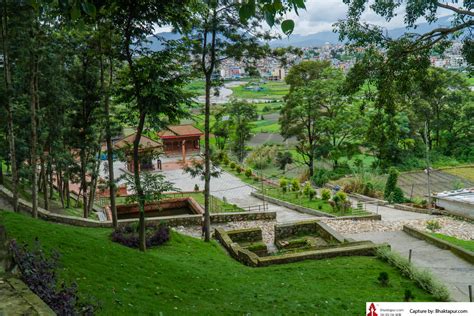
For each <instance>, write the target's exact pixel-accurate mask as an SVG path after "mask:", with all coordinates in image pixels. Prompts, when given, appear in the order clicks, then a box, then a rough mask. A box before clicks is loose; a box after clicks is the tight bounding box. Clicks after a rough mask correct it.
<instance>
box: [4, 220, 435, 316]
mask: <svg viewBox="0 0 474 316" xmlns="http://www.w3.org/2000/svg"><path fill="white" fill-rule="evenodd" d="M0 224H2V225H4V226H5V227H6V229H7V233H8V236H9V237H10V238H15V239H17V240H18V241H19V242H26V243H32V242H33V240H34V239H35V238H38V239H39V240H40V242H41V244H42V245H43V247H44V248H45V249H46V250H47V251H50V250H52V249H56V250H58V251H59V252H60V253H61V259H60V261H61V263H62V268H61V270H60V271H59V275H60V277H61V279H64V280H66V281H68V282H71V281H75V282H77V284H78V289H79V293H80V295H81V297H83V298H85V297H88V296H94V297H96V298H97V299H99V301H100V302H101V306H102V309H101V310H100V311H99V314H100V315H152V314H153V315H159V314H164V315H177V314H179V315H183V314H185V315H188V314H198V315H229V314H233V315H242V314H252V315H263V314H265V315H268V314H278V315H281V314H286V315H295V314H303V315H305V314H308V315H315V314H318V315H361V314H362V313H364V310H365V303H366V302H367V301H376V302H383V301H402V300H403V295H404V292H405V290H406V289H409V290H411V291H412V293H413V294H414V296H415V300H416V301H433V297H432V296H431V295H430V294H427V293H426V292H424V291H423V290H421V289H420V288H418V287H417V286H416V285H415V284H414V282H412V281H411V280H409V279H407V278H405V277H402V276H401V275H400V274H399V272H398V271H397V270H395V269H394V268H393V267H391V266H389V265H387V264H386V263H384V262H382V261H380V260H378V259H376V258H373V257H341V258H334V259H327V260H317V261H314V260H308V261H303V262H299V263H293V264H285V265H278V266H272V267H266V268H250V267H247V266H244V265H242V264H240V263H238V262H236V261H235V260H233V259H232V258H230V257H229V256H228V255H227V253H226V252H225V251H224V250H223V249H222V248H221V247H220V246H219V245H218V244H217V243H216V242H211V243H204V242H202V241H201V240H198V239H194V238H191V237H186V236H183V235H180V234H178V233H174V232H173V233H172V236H171V241H170V242H169V243H168V244H166V245H164V246H162V247H160V248H157V249H151V250H149V251H147V252H146V253H141V252H139V251H137V250H134V249H131V248H127V247H125V246H121V245H119V244H116V243H113V242H112V241H110V239H109V234H110V232H111V230H109V229H96V228H84V227H71V226H67V225H61V224H54V223H50V222H45V221H42V220H35V219H33V218H30V217H27V216H24V215H20V214H15V213H10V212H4V211H0ZM26 228H27V229H26ZM382 271H385V272H387V273H388V275H389V279H390V286H388V287H383V286H380V285H379V283H378V281H377V278H378V276H379V273H380V272H382Z"/></svg>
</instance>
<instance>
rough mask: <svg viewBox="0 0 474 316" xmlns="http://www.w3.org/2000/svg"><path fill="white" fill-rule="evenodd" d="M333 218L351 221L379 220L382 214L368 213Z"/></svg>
mask: <svg viewBox="0 0 474 316" xmlns="http://www.w3.org/2000/svg"><path fill="white" fill-rule="evenodd" d="M334 220H353V221H380V220H382V215H380V214H373V213H372V214H368V215H355V216H339V217H336V218H334Z"/></svg>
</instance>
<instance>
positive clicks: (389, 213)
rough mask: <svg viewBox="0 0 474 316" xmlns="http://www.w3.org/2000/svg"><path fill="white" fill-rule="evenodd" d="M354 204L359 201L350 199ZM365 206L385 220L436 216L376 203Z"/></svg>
mask: <svg viewBox="0 0 474 316" xmlns="http://www.w3.org/2000/svg"><path fill="white" fill-rule="evenodd" d="M350 200H351V201H352V202H353V203H354V204H355V203H357V200H356V199H353V198H351V199H350ZM365 208H366V210H367V211H369V212H372V213H377V214H381V215H382V220H383V221H407V220H417V219H426V220H428V219H430V218H434V217H435V216H434V215H429V214H423V213H415V212H408V211H401V210H397V209H394V208H391V207H388V206H377V205H375V204H369V203H365Z"/></svg>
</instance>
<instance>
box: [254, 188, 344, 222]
mask: <svg viewBox="0 0 474 316" xmlns="http://www.w3.org/2000/svg"><path fill="white" fill-rule="evenodd" d="M251 195H252V196H254V197H256V198H258V199H260V200H265V201H267V202H270V203H273V204H276V205H280V206H284V207H286V208H289V209H290V210H294V211H297V212H300V213H305V214H311V215H318V216H323V217H336V216H335V215H332V214H328V213H324V212H320V211H317V210H313V209H311V208H307V207H303V206H299V205H296V204H293V203H290V202H286V201H282V200H280V199H276V198H274V197H271V196H268V195H265V197H264V196H263V194H260V193H257V192H252V193H251Z"/></svg>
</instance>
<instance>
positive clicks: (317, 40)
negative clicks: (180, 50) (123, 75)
mask: <svg viewBox="0 0 474 316" xmlns="http://www.w3.org/2000/svg"><path fill="white" fill-rule="evenodd" d="M451 18H452V17H450V16H446V17H442V18H439V19H438V21H436V22H434V23H432V24H428V23H420V24H418V25H417V27H416V29H413V28H410V29H407V28H405V27H399V28H394V29H390V30H388V35H389V36H390V37H392V38H397V37H400V36H401V35H403V34H404V33H406V32H411V33H426V32H429V31H431V30H433V29H434V28H436V27H439V26H447V25H449V24H450V19H451ZM156 36H159V37H161V38H163V39H164V40H177V39H179V38H180V37H181V36H180V34H177V33H172V32H163V33H158V34H156ZM148 40H150V42H151V43H150V48H151V49H152V50H160V49H162V48H163V45H162V43H161V41H160V40H157V39H156V38H155V37H149V38H148ZM325 43H330V44H339V43H341V42H340V41H339V34H337V33H334V32H332V31H324V32H318V33H314V34H308V35H299V34H294V35H291V36H289V37H288V38H283V39H280V40H274V41H271V42H270V43H269V44H270V46H271V47H285V46H295V47H311V46H322V45H324V44H325Z"/></svg>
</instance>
